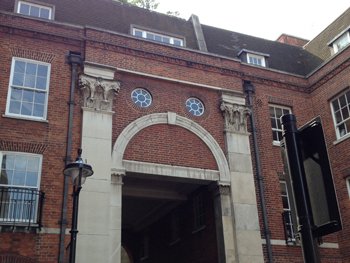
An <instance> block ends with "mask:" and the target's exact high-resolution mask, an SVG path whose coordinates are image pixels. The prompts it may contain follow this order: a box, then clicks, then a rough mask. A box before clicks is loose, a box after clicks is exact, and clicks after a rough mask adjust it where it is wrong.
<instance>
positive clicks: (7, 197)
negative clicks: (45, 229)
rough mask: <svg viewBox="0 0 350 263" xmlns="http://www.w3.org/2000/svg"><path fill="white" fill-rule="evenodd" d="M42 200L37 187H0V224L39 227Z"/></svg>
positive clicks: (43, 194)
mask: <svg viewBox="0 0 350 263" xmlns="http://www.w3.org/2000/svg"><path fill="white" fill-rule="evenodd" d="M44 200H45V193H44V192H42V191H39V190H37V189H30V188H20V187H0V224H9V225H12V226H28V228H30V227H38V228H39V229H41V227H42V218H43V206H44Z"/></svg>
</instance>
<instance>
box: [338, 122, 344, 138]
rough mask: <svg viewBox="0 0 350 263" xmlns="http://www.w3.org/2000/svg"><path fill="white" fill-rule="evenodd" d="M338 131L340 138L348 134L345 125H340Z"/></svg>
mask: <svg viewBox="0 0 350 263" xmlns="http://www.w3.org/2000/svg"><path fill="white" fill-rule="evenodd" d="M338 129H339V135H340V136H344V135H345V134H346V131H345V126H344V123H343V124H341V125H339V127H338Z"/></svg>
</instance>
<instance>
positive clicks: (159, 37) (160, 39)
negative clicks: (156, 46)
mask: <svg viewBox="0 0 350 263" xmlns="http://www.w3.org/2000/svg"><path fill="white" fill-rule="evenodd" d="M154 39H155V40H157V41H160V42H161V41H162V37H161V36H157V35H156V36H155V38H154Z"/></svg>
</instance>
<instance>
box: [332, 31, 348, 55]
mask: <svg viewBox="0 0 350 263" xmlns="http://www.w3.org/2000/svg"><path fill="white" fill-rule="evenodd" d="M345 39H347V43H346V44H345V45H344V46H342V47H340V48H338V44H339V43H340V42H342V41H343V40H345ZM349 43H350V36H349V32H345V33H344V34H343V35H341V36H340V37H339V38H338V39H337V40H336V41H334V42H333V50H334V53H337V52H339V51H340V50H342V49H343V48H344V47H346V46H347V45H348V44H349Z"/></svg>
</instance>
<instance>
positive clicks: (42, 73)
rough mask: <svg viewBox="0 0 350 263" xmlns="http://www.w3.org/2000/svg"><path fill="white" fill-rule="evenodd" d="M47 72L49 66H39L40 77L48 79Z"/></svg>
mask: <svg viewBox="0 0 350 263" xmlns="http://www.w3.org/2000/svg"><path fill="white" fill-rule="evenodd" d="M47 70H48V67H47V66H44V65H38V74H37V75H38V76H39V77H45V78H46V77H47Z"/></svg>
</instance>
